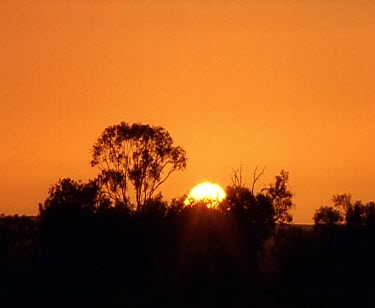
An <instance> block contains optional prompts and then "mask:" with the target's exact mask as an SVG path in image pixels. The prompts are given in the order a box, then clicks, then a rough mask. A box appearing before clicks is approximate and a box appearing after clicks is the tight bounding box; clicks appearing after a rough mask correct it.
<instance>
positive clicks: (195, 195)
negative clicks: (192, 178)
mask: <svg viewBox="0 0 375 308" xmlns="http://www.w3.org/2000/svg"><path fill="white" fill-rule="evenodd" d="M225 196H226V194H225V191H224V190H223V189H222V188H221V187H220V186H219V185H217V184H214V183H210V182H204V183H201V184H198V185H197V186H195V187H194V188H192V190H190V193H189V195H188V196H187V198H186V200H185V202H184V203H185V205H189V204H192V203H194V202H199V201H203V202H204V203H206V204H207V207H208V208H211V207H216V206H217V205H218V204H219V203H220V202H221V201H223V200H224V198H225Z"/></svg>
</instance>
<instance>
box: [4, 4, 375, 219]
mask: <svg viewBox="0 0 375 308" xmlns="http://www.w3.org/2000/svg"><path fill="white" fill-rule="evenodd" d="M374 16H375V2H374V1H360V0H344V1H339V0H335V1H334V0H324V1H323V0H322V1H319V0H311V1H307V0H301V1H291V0H289V1H288V0H273V1H272V0H271V1H239V0H237V1H236V0H232V1H218V0H215V1H214V0H212V1H209V0H199V1H193V0H189V1H188V0H186V1H175V0H170V1H168V0H165V1H155V0H154V1H151V0H150V1H145V0H137V1H125V0H123V1H120V0H118V1H104V0H103V1H99V0H96V1H95V0H85V1H84V0H75V1H73V0H72V1H68V0H65V1H64V0H57V1H53V0H46V1H41V0H33V1H22V0H17V1H14V0H2V1H1V2H0V129H1V132H0V134H1V138H0V212H3V213H7V214H14V213H19V214H36V213H37V209H38V203H39V202H43V201H44V199H45V198H46V196H47V192H48V188H49V187H50V185H52V184H53V183H55V182H57V180H58V179H59V178H63V177H72V178H75V179H83V180H87V179H89V178H91V177H94V176H95V175H96V174H97V170H96V169H94V168H91V167H90V166H89V161H90V157H91V154H90V149H91V146H92V145H93V143H94V142H95V140H96V139H97V137H98V136H99V134H100V133H101V132H102V131H103V130H104V128H105V127H106V126H108V125H112V124H117V123H119V122H120V121H127V122H130V123H131V122H143V123H149V124H155V125H162V126H164V127H165V128H166V129H167V130H168V131H169V132H170V133H171V135H172V137H173V138H174V140H175V143H176V144H179V145H181V146H183V147H184V148H185V149H186V151H187V153H188V158H189V162H188V167H187V169H186V171H185V172H183V173H179V174H177V173H176V174H174V175H173V176H172V177H171V179H170V180H169V182H166V184H165V185H164V186H162V192H163V194H164V196H165V197H166V198H167V199H170V198H171V197H178V196H180V195H182V194H184V193H187V192H188V191H189V190H190V188H191V187H192V186H194V185H195V184H197V183H199V182H201V181H203V180H211V181H214V182H217V183H219V184H220V185H222V186H226V185H228V184H230V178H231V175H232V169H237V168H239V166H240V165H241V164H243V177H244V179H245V182H246V183H247V184H249V185H250V184H251V177H252V171H253V169H254V168H255V166H256V165H259V166H260V167H262V166H266V172H265V175H264V176H263V177H262V178H261V180H260V181H259V185H258V187H257V188H258V189H260V188H261V187H262V185H264V184H265V183H268V182H270V181H271V180H272V179H273V177H274V176H275V175H276V174H278V173H279V171H280V170H281V169H285V170H287V171H289V173H290V185H291V189H292V190H293V192H294V193H295V202H296V205H297V207H296V211H295V215H294V216H295V221H296V222H300V223H303V222H311V221H312V216H313V213H314V211H315V209H316V208H318V207H319V206H321V205H326V204H330V199H331V196H332V194H334V193H340V192H350V193H352V195H353V197H354V199H362V200H363V201H365V202H367V201H369V200H374V199H375V190H374V187H375V160H374V151H375V138H374V137H375V124H374V116H375V91H374V89H375V59H374V55H375V40H374V37H375V18H374Z"/></svg>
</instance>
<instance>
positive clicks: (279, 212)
mask: <svg viewBox="0 0 375 308" xmlns="http://www.w3.org/2000/svg"><path fill="white" fill-rule="evenodd" d="M288 181H289V173H288V172H286V171H284V170H281V172H280V174H279V175H277V176H276V177H275V182H274V183H271V184H270V185H269V186H267V187H266V188H264V189H262V192H263V193H264V194H265V195H266V196H267V197H268V198H269V199H270V200H271V201H272V205H273V208H274V211H275V214H274V221H275V222H278V223H290V222H291V221H292V220H293V216H292V214H291V213H290V211H291V210H292V209H293V208H294V203H293V200H292V198H293V193H292V192H291V191H290V190H289V188H288Z"/></svg>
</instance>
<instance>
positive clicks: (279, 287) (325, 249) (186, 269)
mask: <svg viewBox="0 0 375 308" xmlns="http://www.w3.org/2000/svg"><path fill="white" fill-rule="evenodd" d="M73 183H74V182H71V184H73ZM58 185H61V183H60V184H58ZM78 189H79V191H80V188H78ZM69 193H72V191H70V192H69ZM249 196H251V195H249ZM65 197H69V196H65ZM70 197H72V196H70ZM55 198H56V196H53V197H52V199H47V200H46V202H45V203H44V205H43V206H42V207H41V211H40V216H39V217H37V218H34V217H18V216H4V217H2V218H1V219H0V245H1V247H0V253H1V255H0V262H1V268H0V270H1V278H0V279H1V280H0V281H1V282H0V283H1V291H0V292H1V295H2V301H3V302H5V303H7V304H8V305H10V304H12V305H13V306H14V305H18V304H19V305H27V304H31V303H33V304H38V305H39V306H46V307H47V306H54V307H56V306H57V307H72V306H76V307H82V306H88V307H103V306H106V307H125V306H142V307H148V306H150V305H158V306H176V305H179V306H207V305H210V306H212V305H219V306H237V307H244V306H246V307H252V306H253V307H290V306H294V307H297V306H298V307H300V306H304V307H306V306H310V307H328V306H330V307H342V306H346V307H347V306H354V305H356V306H359V307H369V306H371V304H374V303H375V301H374V297H373V294H372V292H373V287H374V286H375V276H374V275H375V266H374V257H375V247H374V241H373V239H374V235H375V233H374V230H373V228H371V227H369V226H366V227H365V226H362V227H360V228H352V227H350V226H347V225H345V224H337V225H334V226H332V225H322V224H319V225H315V226H314V227H313V226H293V225H282V224H275V223H274V222H273V221H272V220H268V221H267V220H264V219H263V218H261V220H259V219H260V218H259V217H261V215H258V216H257V215H256V214H255V212H256V211H254V210H250V208H251V207H257V206H259V205H260V203H259V201H254V200H255V199H256V198H255V199H248V200H247V201H250V200H252V201H250V203H248V206H246V207H245V206H244V204H246V201H245V200H242V201H243V202H244V203H243V204H242V205H240V204H237V203H235V202H233V203H231V204H230V205H229V206H230V209H229V210H228V203H227V204H226V206H225V207H224V209H223V208H218V209H208V208H207V207H206V205H205V204H195V205H194V206H188V207H183V206H182V202H181V201H178V200H175V201H174V202H172V204H167V203H165V202H164V201H163V200H161V199H160V198H159V199H155V200H152V201H150V202H149V203H148V204H147V206H145V207H144V209H143V210H142V211H141V212H131V211H129V210H128V209H127V208H126V207H124V206H120V205H118V206H108V207H107V206H102V207H92V208H91V207H90V206H87V204H84V203H81V202H80V200H77V199H75V200H74V201H73V200H72V199H69V198H62V199H61V200H63V203H60V204H58V205H56V204H54V206H56V207H53V206H52V203H51V201H56V199H55ZM73 199H74V198H73ZM258 199H259V196H258ZM61 200H60V201H61ZM74 202H77V203H74ZM255 217H256V218H255ZM269 218H270V216H269Z"/></svg>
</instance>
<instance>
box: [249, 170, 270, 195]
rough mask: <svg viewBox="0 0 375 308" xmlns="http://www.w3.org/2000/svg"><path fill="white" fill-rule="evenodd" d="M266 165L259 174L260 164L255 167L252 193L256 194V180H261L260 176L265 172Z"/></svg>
mask: <svg viewBox="0 0 375 308" xmlns="http://www.w3.org/2000/svg"><path fill="white" fill-rule="evenodd" d="M265 168H266V167H263V169H262V171H261V172H260V173H259V174H257V171H258V166H256V167H255V170H254V173H253V185H252V186H251V193H252V194H253V195H254V187H255V184H256V182H257V181H258V180H259V178H260V177H261V176H262V175H263V174H264V169H265Z"/></svg>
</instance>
